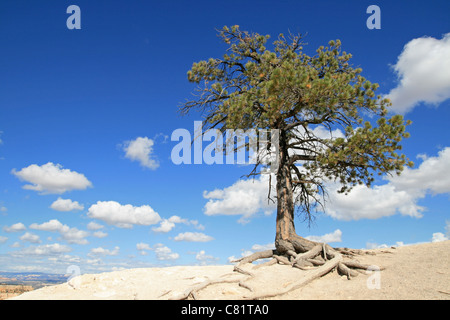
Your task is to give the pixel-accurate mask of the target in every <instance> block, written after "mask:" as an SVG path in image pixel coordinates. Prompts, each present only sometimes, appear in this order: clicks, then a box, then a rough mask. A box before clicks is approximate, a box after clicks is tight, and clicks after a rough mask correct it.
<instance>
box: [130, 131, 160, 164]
mask: <svg viewBox="0 0 450 320" xmlns="http://www.w3.org/2000/svg"><path fill="white" fill-rule="evenodd" d="M153 145H154V141H153V140H152V139H149V138H147V137H138V138H136V139H135V140H131V141H126V142H125V143H124V147H123V151H125V157H126V158H128V159H130V160H132V161H138V162H139V163H140V164H141V166H143V167H145V168H149V169H152V170H154V169H156V168H158V167H159V163H158V161H157V160H155V159H154V156H153V155H152V153H153Z"/></svg>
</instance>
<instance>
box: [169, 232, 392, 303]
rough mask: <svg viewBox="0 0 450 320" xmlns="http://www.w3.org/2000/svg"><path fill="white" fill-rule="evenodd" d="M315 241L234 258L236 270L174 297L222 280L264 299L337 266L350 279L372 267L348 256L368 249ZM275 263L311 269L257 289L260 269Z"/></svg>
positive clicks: (185, 296)
mask: <svg viewBox="0 0 450 320" xmlns="http://www.w3.org/2000/svg"><path fill="white" fill-rule="evenodd" d="M302 239H303V238H302ZM311 243H313V245H310V244H309V243H306V245H304V244H303V245H302V246H301V248H306V247H308V248H309V249H308V250H306V251H301V252H298V251H297V250H298V249H299V247H298V246H297V245H295V244H289V243H284V244H283V246H282V249H283V250H265V251H261V252H256V253H253V254H251V255H249V256H247V257H244V258H241V259H238V260H236V261H233V262H238V263H237V264H236V265H235V266H234V272H233V273H232V274H227V275H225V276H224V277H223V278H219V279H215V280H208V281H206V282H204V283H201V284H199V285H197V286H194V287H191V288H189V289H187V290H186V291H185V292H184V293H182V294H180V295H178V296H176V297H172V299H173V298H175V299H188V298H193V299H196V298H197V293H198V292H199V291H200V290H202V289H205V288H206V287H207V286H209V285H213V284H220V283H237V284H238V285H239V286H240V287H242V288H245V289H247V290H248V292H249V295H248V296H245V295H244V296H243V299H263V298H269V297H275V296H278V295H282V294H285V293H288V292H290V291H292V290H295V289H298V288H300V287H302V286H305V285H306V284H308V283H310V282H311V281H313V280H315V279H317V278H320V277H322V276H324V275H325V274H327V273H329V272H331V271H333V270H337V272H338V273H339V274H341V275H345V276H347V278H348V279H351V278H352V277H356V276H357V275H358V273H357V272H356V271H355V270H357V269H360V270H367V269H368V268H369V265H365V264H361V263H359V262H358V261H356V260H354V259H348V258H344V257H349V256H350V257H351V258H354V256H356V255H358V254H366V252H363V251H362V250H351V249H341V248H338V249H334V248H332V247H330V246H329V245H327V244H325V243H315V242H311ZM297 244H298V243H297ZM277 248H278V246H277ZM280 251H281V252H280ZM269 258H271V259H270V260H268V261H267V262H265V263H261V264H259V265H256V266H252V263H253V262H255V261H257V260H259V259H269ZM274 264H280V265H286V266H291V267H295V268H299V269H301V270H307V272H304V273H303V272H300V273H299V277H298V278H296V279H294V281H289V282H288V284H286V285H284V286H282V287H279V288H278V289H275V288H272V287H271V288H268V289H266V288H264V289H263V290H262V292H261V290H259V291H258V290H254V289H253V287H252V284H251V282H252V281H255V279H258V277H259V276H260V273H259V271H258V269H259V268H261V267H267V266H270V265H274ZM249 266H251V268H249ZM381 270H383V269H381ZM269 272H270V271H269Z"/></svg>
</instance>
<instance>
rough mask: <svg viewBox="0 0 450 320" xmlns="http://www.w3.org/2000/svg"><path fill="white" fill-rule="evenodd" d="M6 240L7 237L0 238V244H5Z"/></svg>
mask: <svg viewBox="0 0 450 320" xmlns="http://www.w3.org/2000/svg"><path fill="white" fill-rule="evenodd" d="M7 240H8V237H3V236H0V244H2V243H5V242H6V241H7Z"/></svg>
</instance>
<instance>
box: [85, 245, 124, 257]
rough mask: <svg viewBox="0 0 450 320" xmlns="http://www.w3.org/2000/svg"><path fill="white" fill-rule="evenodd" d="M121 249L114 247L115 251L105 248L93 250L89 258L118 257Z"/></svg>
mask: <svg viewBox="0 0 450 320" xmlns="http://www.w3.org/2000/svg"><path fill="white" fill-rule="evenodd" d="M119 251H120V248H119V247H117V246H116V247H114V249H113V250H109V249H105V248H103V247H98V248H92V249H91V250H90V251H89V253H88V256H89V257H97V256H117V255H118V254H119Z"/></svg>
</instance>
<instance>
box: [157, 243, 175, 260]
mask: <svg viewBox="0 0 450 320" xmlns="http://www.w3.org/2000/svg"><path fill="white" fill-rule="evenodd" d="M152 250H154V251H155V255H156V259H158V260H164V261H166V260H176V259H178V258H179V257H180V255H179V254H178V253H175V252H172V250H171V249H170V248H168V247H166V246H165V245H163V244H162V243H158V244H155V245H154V247H153V249H152Z"/></svg>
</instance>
